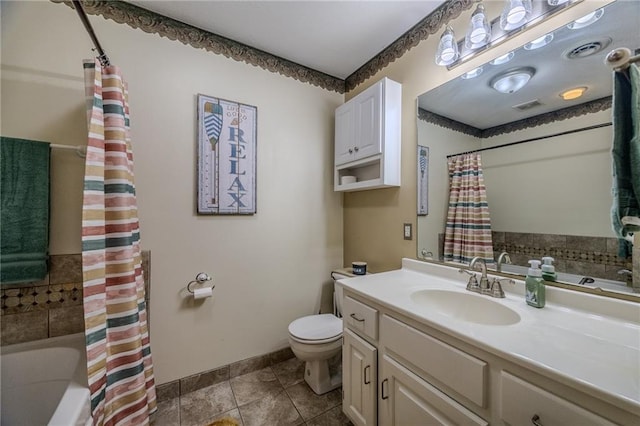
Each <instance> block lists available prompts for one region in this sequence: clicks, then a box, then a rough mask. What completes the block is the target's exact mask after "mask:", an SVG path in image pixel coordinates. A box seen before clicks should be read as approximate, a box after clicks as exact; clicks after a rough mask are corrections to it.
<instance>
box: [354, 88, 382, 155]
mask: <svg viewBox="0 0 640 426" xmlns="http://www.w3.org/2000/svg"><path fill="white" fill-rule="evenodd" d="M382 93H383V90H382V84H375V85H373V86H372V87H370V88H368V89H367V90H365V91H364V92H362V93H361V94H360V95H358V96H357V97H356V98H354V101H355V117H356V133H355V138H356V141H355V142H356V143H355V147H354V148H353V149H354V151H355V159H360V158H366V157H370V156H372V155H376V154H380V153H381V152H382Z"/></svg>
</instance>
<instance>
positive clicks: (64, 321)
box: [0, 251, 151, 345]
mask: <svg viewBox="0 0 640 426" xmlns="http://www.w3.org/2000/svg"><path fill="white" fill-rule="evenodd" d="M150 261H151V254H150V252H149V251H143V252H142V268H143V270H144V276H145V286H146V289H147V292H146V294H147V305H148V304H149V283H150V282H151V275H150ZM0 300H1V301H2V308H1V310H0V344H2V345H10V344H13V343H22V342H28V341H32V340H39V339H46V338H48V337H57V336H63V335H66V334H74V333H80V332H82V331H84V313H83V307H82V256H81V255H80V254H64V255H54V256H51V257H50V258H49V273H48V274H47V276H46V277H45V279H44V280H42V281H38V282H31V283H24V284H19V285H17V284H11V285H9V284H8V285H6V286H4V285H0Z"/></svg>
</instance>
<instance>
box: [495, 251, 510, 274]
mask: <svg viewBox="0 0 640 426" xmlns="http://www.w3.org/2000/svg"><path fill="white" fill-rule="evenodd" d="M503 263H506V264H507V265H511V257H509V253H507V252H506V251H503V252H502V253H500V256H498V262H497V266H496V271H497V272H502V264H503Z"/></svg>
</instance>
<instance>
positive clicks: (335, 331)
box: [289, 272, 349, 395]
mask: <svg viewBox="0 0 640 426" xmlns="http://www.w3.org/2000/svg"><path fill="white" fill-rule="evenodd" d="M331 276H332V278H333V281H334V313H333V314H318V315H308V316H306V317H302V318H298V319H297V320H294V321H293V322H292V323H291V324H289V344H290V345H291V350H292V351H293V353H294V355H295V356H296V357H297V358H298V359H299V360H301V361H304V362H305V367H304V380H305V381H306V382H307V384H308V385H309V387H311V389H313V391H314V392H315V393H317V394H318V395H321V394H323V393H327V392H329V391H332V390H333V389H336V388H338V387H340V386H341V385H342V369H341V368H338V369H337V371H336V372H334V373H333V374H331V368H330V361H333V360H335V359H336V358H337V357H339V356H340V355H341V353H342V315H341V312H342V310H341V303H342V288H341V287H338V286H336V285H335V281H337V280H339V279H342V278H348V277H349V275H347V274H345V273H342V272H332V273H331Z"/></svg>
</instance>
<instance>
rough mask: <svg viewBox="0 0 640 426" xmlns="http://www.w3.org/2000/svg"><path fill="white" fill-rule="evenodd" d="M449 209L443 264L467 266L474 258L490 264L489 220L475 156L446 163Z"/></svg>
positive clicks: (484, 191)
mask: <svg viewBox="0 0 640 426" xmlns="http://www.w3.org/2000/svg"><path fill="white" fill-rule="evenodd" d="M448 166H449V209H448V212H447V223H446V227H445V236H444V260H445V261H448V262H461V263H469V262H470V261H471V259H473V258H474V257H480V258H482V259H484V260H485V261H486V262H493V243H492V239H491V219H490V217H489V204H488V203H487V191H486V188H485V186H484V177H483V174H482V161H481V156H480V154H479V153H473V154H462V155H458V156H456V157H452V158H449V159H448Z"/></svg>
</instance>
